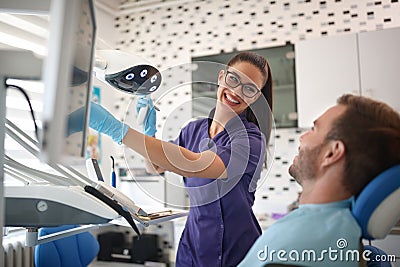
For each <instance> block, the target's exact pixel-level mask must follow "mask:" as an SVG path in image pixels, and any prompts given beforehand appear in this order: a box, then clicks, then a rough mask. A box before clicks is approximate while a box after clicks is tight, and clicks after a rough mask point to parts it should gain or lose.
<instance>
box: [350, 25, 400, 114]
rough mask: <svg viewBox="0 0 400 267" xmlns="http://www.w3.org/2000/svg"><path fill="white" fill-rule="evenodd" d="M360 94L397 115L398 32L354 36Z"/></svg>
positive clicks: (399, 95) (399, 87)
mask: <svg viewBox="0 0 400 267" xmlns="http://www.w3.org/2000/svg"><path fill="white" fill-rule="evenodd" d="M358 42H359V45H358V46H359V57H360V81H361V94H362V95H365V96H368V97H371V98H375V99H379V100H381V101H383V102H386V103H388V104H389V105H390V106H391V107H393V108H394V109H396V110H397V111H398V112H400V28H394V29H387V30H381V31H375V32H364V33H360V34H359V35H358Z"/></svg>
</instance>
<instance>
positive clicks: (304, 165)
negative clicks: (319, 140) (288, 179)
mask: <svg viewBox="0 0 400 267" xmlns="http://www.w3.org/2000/svg"><path fill="white" fill-rule="evenodd" d="M323 145H324V144H320V145H319V146H317V147H314V148H312V149H303V150H301V151H300V152H299V155H298V156H297V159H296V160H295V161H293V164H292V165H291V166H290V167H289V174H290V176H292V177H293V178H294V179H295V180H296V182H298V183H299V184H300V185H302V184H303V182H304V181H305V180H313V179H315V177H316V176H317V170H318V162H319V160H318V157H319V154H320V152H321V150H322V147H323Z"/></svg>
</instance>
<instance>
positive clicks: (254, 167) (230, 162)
mask: <svg viewBox="0 0 400 267" xmlns="http://www.w3.org/2000/svg"><path fill="white" fill-rule="evenodd" d="M212 150H214V152H215V153H216V154H217V155H218V156H219V157H220V158H221V160H222V161H223V162H224V164H225V167H226V170H227V173H228V178H231V177H242V176H244V175H245V174H247V175H248V176H249V177H250V178H252V177H253V176H254V175H256V176H259V173H260V172H261V169H262V166H263V163H264V161H265V154H266V141H265V137H264V135H263V134H262V133H260V132H259V131H255V130H253V131H252V130H250V131H247V132H245V133H241V134H237V135H235V136H233V137H232V138H231V142H230V143H229V144H228V145H216V146H215V148H214V149H212Z"/></svg>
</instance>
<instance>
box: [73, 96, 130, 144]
mask: <svg viewBox="0 0 400 267" xmlns="http://www.w3.org/2000/svg"><path fill="white" fill-rule="evenodd" d="M83 112H85V109H84V108H80V109H77V110H76V111H74V112H72V113H71V114H70V115H69V117H68V135H71V134H73V133H75V132H79V131H82V127H83V122H82V118H83ZM89 126H90V128H92V129H94V130H96V131H98V132H100V133H104V134H106V135H108V136H110V137H111V138H112V139H113V140H114V141H115V142H117V143H118V144H121V143H122V139H124V137H125V135H126V133H127V132H128V129H129V127H128V126H127V125H125V124H123V123H122V122H120V121H119V120H117V119H116V118H115V117H114V116H113V115H112V114H111V113H110V112H109V111H108V110H106V109H105V108H103V107H102V106H101V105H99V104H96V103H94V102H90V119H89Z"/></svg>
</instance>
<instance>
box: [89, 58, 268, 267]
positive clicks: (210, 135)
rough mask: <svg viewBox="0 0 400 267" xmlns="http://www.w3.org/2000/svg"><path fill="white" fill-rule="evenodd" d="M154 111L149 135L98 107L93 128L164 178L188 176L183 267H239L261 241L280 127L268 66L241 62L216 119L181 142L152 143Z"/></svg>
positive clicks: (225, 81) (226, 84)
mask: <svg viewBox="0 0 400 267" xmlns="http://www.w3.org/2000/svg"><path fill="white" fill-rule="evenodd" d="M145 104H146V103H145ZM145 104H143V102H142V103H139V105H138V106H137V109H138V110H139V109H140V108H142V107H143V106H144V105H145ZM147 104H148V105H149V108H150V109H149V110H150V112H149V114H148V117H147V119H146V121H145V126H144V127H145V133H146V134H142V133H140V132H138V131H136V130H134V129H131V128H129V127H128V126H127V125H125V124H123V123H122V122H120V121H118V120H117V119H115V118H114V117H113V116H112V115H111V114H110V113H109V112H108V111H107V110H105V109H104V108H102V107H101V106H99V105H97V104H93V103H92V106H91V112H90V127H91V128H93V129H95V130H97V131H99V132H102V133H105V134H107V135H109V136H111V137H112V138H113V140H114V141H116V142H118V143H121V142H122V143H123V144H125V145H126V146H128V147H129V148H131V149H133V150H134V151H136V152H138V153H139V154H141V155H142V156H143V157H145V158H146V159H147V160H148V161H150V162H151V163H152V164H153V165H154V169H155V170H157V171H158V172H163V171H164V170H168V171H171V172H174V173H177V174H179V175H182V176H183V177H184V181H185V185H186V187H187V191H188V194H189V197H190V211H189V215H188V217H187V222H186V225H185V229H184V231H183V233H182V237H181V239H180V243H179V248H178V252H177V258H176V266H178V267H180V266H205V267H213V266H236V265H237V264H238V263H239V262H240V261H241V260H242V259H243V258H244V256H245V255H246V253H247V251H248V250H249V249H250V247H251V246H252V244H253V243H254V242H255V240H256V239H257V238H258V237H259V236H260V234H261V228H260V226H259V224H258V222H257V220H256V217H255V216H254V213H253V211H252V206H253V203H254V191H255V188H256V184H257V181H258V180H259V178H260V175H261V170H262V166H263V163H264V162H265V154H266V148H267V142H268V139H269V135H270V132H271V125H272V120H271V118H272V114H271V110H270V108H272V77H271V71H270V68H269V66H268V63H267V61H266V59H265V58H263V57H262V56H260V55H258V54H255V53H251V52H244V53H240V54H237V55H236V56H234V57H233V58H232V59H231V60H230V61H229V62H228V64H227V67H226V69H225V70H221V71H220V72H219V73H218V92H217V104H216V107H215V108H214V109H213V110H212V111H211V113H210V116H209V118H205V119H199V120H196V121H193V122H190V123H189V124H188V125H187V126H186V127H184V128H183V129H182V131H181V132H180V134H179V137H178V138H177V139H176V140H175V141H174V142H165V141H161V140H159V139H156V138H154V137H152V135H154V134H155V111H154V108H153V106H152V103H151V102H147Z"/></svg>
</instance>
